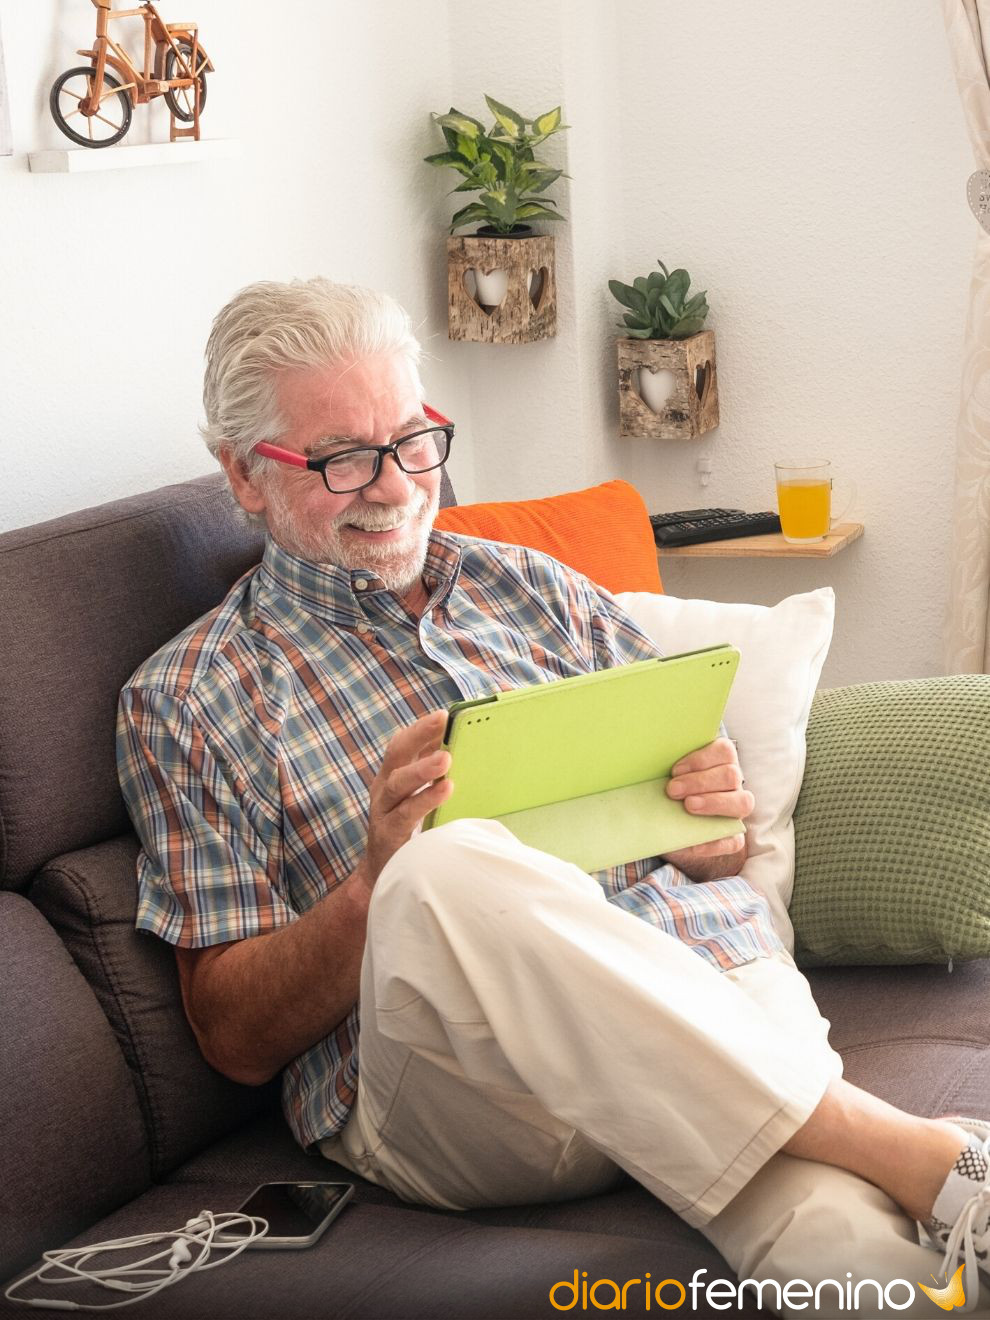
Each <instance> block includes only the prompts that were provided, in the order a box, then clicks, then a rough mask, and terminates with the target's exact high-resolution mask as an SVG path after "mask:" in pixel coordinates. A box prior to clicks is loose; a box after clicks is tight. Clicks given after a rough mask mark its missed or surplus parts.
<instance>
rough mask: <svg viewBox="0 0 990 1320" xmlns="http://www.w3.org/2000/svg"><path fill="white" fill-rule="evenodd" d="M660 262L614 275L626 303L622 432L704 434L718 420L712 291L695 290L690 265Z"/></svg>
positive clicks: (613, 286)
mask: <svg viewBox="0 0 990 1320" xmlns="http://www.w3.org/2000/svg"><path fill="white" fill-rule="evenodd" d="M657 265H658V266H659V267H660V269H659V270H655V271H653V272H651V274H649V275H640V276H637V278H636V279H634V280H633V282H632V284H623V283H621V282H620V281H619V280H609V282H608V287H609V291H610V292H611V294H612V296H613V297H614V298H615V299H616V301H617V302H619V303H620V304H621V305H622V306H623V307H625V308H626V309H627V310H626V312H625V315H624V316H623V318H622V321H621V322H619V323H618V324H619V325H620V328H622V329H624V330H625V337H624V338H621V339H620V340H619V341H618V356H619V417H620V423H621V429H620V434H622V435H645V436H657V437H659V438H661V439H670V438H677V437H681V436H698V435H703V434H704V432H706V431H710V430H712V429H713V428H714V427H716V426H717V425H718V379H717V375H716V368H715V335H714V333H713V332H712V331H711V330H705V329H704V325H705V318H706V317H707V315H708V312H709V307H708V299H707V294H706V293H704V292H703V293H696V294H694V295H693V296H692V295H691V277H690V275H689V274H688V272H687V271H686V270H682V269H678V270H674V271H670V270H668V269H667V267H666V266H665V265H664V263H663V262H662V261H658V262H657Z"/></svg>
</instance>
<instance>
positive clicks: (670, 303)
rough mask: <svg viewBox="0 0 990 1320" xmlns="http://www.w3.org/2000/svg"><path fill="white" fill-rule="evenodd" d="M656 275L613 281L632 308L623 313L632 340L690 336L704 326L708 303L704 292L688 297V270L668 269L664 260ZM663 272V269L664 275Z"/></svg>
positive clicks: (618, 294) (615, 290) (612, 286)
mask: <svg viewBox="0 0 990 1320" xmlns="http://www.w3.org/2000/svg"><path fill="white" fill-rule="evenodd" d="M657 265H658V266H659V267H660V270H655V271H654V272H653V274H652V275H639V276H637V278H636V279H634V280H633V282H632V284H620V282H619V281H618V280H609V282H608V287H609V290H610V292H611V294H612V296H613V297H614V298H615V299H617V301H618V302H620V303H621V304H622V306H623V307H628V308H629V311H628V313H627V314H626V315H625V316H623V318H622V322H621V324H623V325H624V327H625V331H626V335H627V337H628V338H630V339H687V337H688V335H696V334H697V333H698V331H699V330H701V329H702V328H703V327H704V324H705V317H706V316H707V315H708V310H709V309H708V302H707V300H706V297H705V294H704V293H696V294H695V295H694V297H693V298H689V297H688V290H689V289H690V287H691V276H690V275H689V274H688V273H687V271H686V270H675V271H668V269H667V267H666V266H665V265H664V264H663V262H662V261H658V262H657ZM661 271H662V272H663V273H662V274H661Z"/></svg>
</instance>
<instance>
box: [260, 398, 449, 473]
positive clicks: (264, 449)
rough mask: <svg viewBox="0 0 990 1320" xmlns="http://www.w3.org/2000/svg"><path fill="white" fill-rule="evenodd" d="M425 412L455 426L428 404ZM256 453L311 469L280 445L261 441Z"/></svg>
mask: <svg viewBox="0 0 990 1320" xmlns="http://www.w3.org/2000/svg"><path fill="white" fill-rule="evenodd" d="M423 412H424V414H425V416H426V418H427V420H428V421H430V422H436V424H437V425H438V426H452V425H453V422H451V420H450V418H449V417H444V415H443V413H439V412H437V410H436V408H431V407H430V405H429V404H428V403H424V404H423ZM254 452H255V453H256V454H261V456H262V458H277V459H280V460H281V461H282V462H283V463H291V464H292V466H293V467H301V468H308V467H309V459H308V458H307V457H306V455H305V454H294V453H293V452H292V450H291V449H282V448H281V446H279V445H270V444H269V443H268V442H267V441H266V440H259V442H258V443H257V444H256V445H255V446H254Z"/></svg>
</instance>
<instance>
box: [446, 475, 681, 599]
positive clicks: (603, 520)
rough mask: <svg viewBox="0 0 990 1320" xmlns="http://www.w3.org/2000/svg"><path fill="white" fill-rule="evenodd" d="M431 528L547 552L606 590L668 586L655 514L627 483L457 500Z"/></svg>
mask: <svg viewBox="0 0 990 1320" xmlns="http://www.w3.org/2000/svg"><path fill="white" fill-rule="evenodd" d="M434 525H435V526H436V527H439V528H440V529H441V530H442V531H448V532H460V533H462V534H463V535H465V536H481V537H484V538H486V539H487V540H490V541H507V542H509V544H510V545H524V546H528V547H529V549H531V550H542V551H543V552H544V553H545V554H548V555H553V557H554V559H559V560H560V561H561V563H564V564H567V565H568V566H569V567H571V568H576V569H577V570H578V572H579V573H584V574H585V576H586V577H589V578H591V580H592V582H597V583H598V585H599V586H602V587H605V588H606V589H607V590H608V591H662V590H663V587H662V586H661V585H660V568H659V565H658V562H657V548H656V544H655V543H654V540H653V528H652V527H651V526H650V515H649V512H648V510H647V508H646V505H645V504H644V502H643V497H642V495H640V493H639V491H638V490H637V489H636V487H635V486H630V484H629V483H628V481H606V482H603V483H602V484H601V485H600V486H592V487H590V488H589V489H588V490H573V491H568V492H567V494H565V495H551V496H548V497H547V498H546V499H542V500H509V501H505V502H503V503H497V504H460V505H458V506H457V508H456V509H445V510H443V512H441V513H440V514H439V515H438V516H437V519H436V522H435V524H434Z"/></svg>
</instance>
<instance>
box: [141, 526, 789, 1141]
mask: <svg viewBox="0 0 990 1320" xmlns="http://www.w3.org/2000/svg"><path fill="white" fill-rule="evenodd" d="M423 578H424V582H425V584H426V587H427V591H428V593H429V605H428V607H427V609H426V611H425V612H424V614H423V616H422V618H421V619H418V620H417V619H415V618H413V617H412V616H411V615H410V614H409V613H408V612H407V611H406V609H405V608H404V606H403V605H402V604H401V602H400V600H399V598H398V597H397V596H395V595H394V594H393V593H392V592H390V591H388V590H387V589H386V588H385V587H384V584H383V583H382V582H381V580H380V579H379V578H377V577H376V576H375V574H374V572H373V571H372V570H357V569H354V570H351V569H342V568H336V567H328V566H325V565H316V564H312V563H309V562H307V561H304V560H302V559H299V558H297V557H296V556H294V555H291V554H289V553H288V552H287V551H285V550H283V549H282V548H281V547H279V546H277V545H276V544H275V543H274V542H272V541H271V540H269V541H268V543H267V546H266V550H265V554H264V558H263V560H262V562H261V564H260V565H259V566H258V567H257V568H256V569H255V570H253V571H252V572H251V573H249V574H248V575H247V576H245V577H244V578H242V579H241V580H240V581H239V582H238V583H236V584H235V585H234V587H233V588H232V589H231V591H230V592H229V593H228V595H227V597H226V598H225V599H224V601H223V602H222V603H221V604H220V605H219V606H218V607H217V608H216V609H215V610H213V611H212V612H211V613H209V614H207V615H206V616H204V617H203V618H202V619H200V620H198V622H196V623H194V624H193V625H191V626H190V627H189V628H187V629H186V630H185V631H184V632H183V633H181V634H180V635H179V636H178V637H177V638H175V639H174V640H173V641H172V642H170V643H169V644H168V645H167V646H165V647H163V648H162V649H161V650H160V651H158V652H157V653H156V654H155V655H154V656H152V657H151V659H150V660H148V661H146V662H145V663H144V664H143V665H142V666H141V667H140V669H138V671H137V672H136V673H135V674H134V675H133V677H132V678H131V679H130V681H129V682H128V683H127V685H126V687H125V688H124V690H123V692H122V693H121V699H120V712H119V720H118V767H119V773H120V782H121V787H122V789H123V793H124V797H125V799H126V802H127V805H128V809H129V811H130V813H131V817H132V819H133V821H134V825H135V828H136V829H137V832H138V835H139V837H140V839H141V843H142V851H141V854H140V858H139V861H138V887H139V903H138V916H137V925H138V928H139V929H141V930H146V931H151V932H153V933H154V934H156V935H159V936H161V937H162V938H163V939H165V940H168V941H169V942H171V943H173V944H177V945H181V946H183V947H185V948H202V947H205V946H207V945H211V944H219V943H223V942H225V941H229V940H241V939H246V938H249V937H250V936H252V935H258V934H262V933H265V932H268V931H272V930H275V929H277V928H279V927H281V926H284V925H285V924H287V923H288V922H291V921H295V920H296V919H297V918H298V917H299V916H300V915H301V914H302V913H303V912H305V911H306V910H307V909H308V908H309V907H311V906H312V904H314V903H316V902H318V901H319V900H320V899H321V898H322V897H324V896H325V895H326V894H327V893H329V892H330V891H331V890H332V889H334V888H335V887H336V886H337V885H339V884H340V883H341V882H342V881H343V880H345V879H346V878H347V877H348V876H349V875H350V874H351V872H352V871H353V870H354V867H355V866H356V865H357V863H358V861H359V860H360V858H361V855H362V853H363V851H364V846H365V841H366V836H367V822H368V803H369V789H370V785H371V782H372V780H373V779H374V777H375V775H376V773H377V771H378V768H379V766H380V765H381V762H382V759H383V756H384V753H385V748H386V746H387V744H388V742H389V740H390V739H391V737H392V736H393V734H394V733H395V732H396V731H397V730H398V729H399V728H401V727H403V726H405V725H408V724H410V723H412V721H413V720H415V719H417V718H419V716H421V715H425V714H428V713H429V712H430V711H434V710H437V709H438V708H440V707H446V706H448V705H449V704H450V703H451V702H454V701H457V700H460V699H462V698H467V697H480V696H484V695H487V694H489V693H491V692H492V691H497V690H502V689H508V688H513V687H519V686H522V685H523V684H528V683H545V682H551V681H552V680H554V679H557V678H566V677H569V676H571V675H575V674H583V673H588V672H590V671H592V670H595V669H604V668H610V667H612V666H615V665H621V664H627V663H630V662H632V661H635V660H644V659H647V658H649V657H651V656H655V655H657V654H658V652H657V649H656V647H655V646H654V645H653V643H652V642H651V641H650V640H649V639H648V638H647V637H646V635H645V634H644V633H642V632H641V631H640V630H639V628H638V627H637V626H636V625H635V624H634V623H633V621H632V620H631V619H630V618H629V617H628V616H627V615H625V614H624V613H623V612H622V611H621V610H620V609H619V608H618V606H617V605H616V603H615V601H614V599H613V598H612V597H611V596H610V595H609V594H608V593H607V592H605V591H602V590H599V589H597V588H595V587H594V586H593V585H592V584H591V583H590V582H589V581H588V580H587V579H586V578H584V577H582V576H581V575H580V574H578V573H575V572H573V571H571V570H570V569H568V568H565V567H564V566H563V565H562V564H560V563H558V562H557V561H556V560H554V559H551V558H550V557H549V556H547V555H543V554H539V553H537V552H536V551H531V550H527V549H524V548H521V547H517V546H509V545H504V544H502V543H498V542H492V541H484V540H480V539H476V538H472V537H465V536H458V535H455V534H453V533H448V532H438V531H434V532H433V533H432V534H431V536H430V541H429V547H428V552H427V557H426V564H425V568H424V572H423ZM595 878H596V879H597V880H598V881H599V883H600V884H601V885H602V887H603V889H604V890H605V893H606V895H607V897H608V899H609V900H610V901H611V902H614V903H616V904H617V905H618V906H621V907H623V908H625V909H627V910H628V911H630V912H631V913H633V914H635V915H636V916H637V917H641V918H643V919H645V920H648V921H650V922H652V923H653V924H654V925H656V926H658V927H659V928H661V929H663V930H665V931H667V932H668V933H669V934H671V935H673V936H675V937H676V938H678V939H680V940H682V941H683V942H685V943H687V944H689V945H690V946H691V947H692V948H693V949H694V950H695V951H696V952H697V953H698V954H699V955H701V956H702V957H704V958H706V959H708V960H709V961H710V962H712V963H714V964H715V966H717V967H719V968H727V967H732V966H736V965H738V964H739V963H743V962H748V961H750V960H752V959H753V958H758V957H764V956H767V955H768V954H770V953H771V952H773V951H774V950H777V949H780V948H782V945H781V944H780V941H779V939H778V938H777V936H776V934H775V933H774V930H773V925H772V921H771V918H770V913H769V908H768V906H767V904H766V901H765V900H764V899H763V897H762V896H761V895H760V894H759V893H758V892H757V891H756V890H755V889H753V888H752V886H751V885H749V884H748V883H747V882H746V881H745V880H743V879H741V878H740V877H733V878H729V879H725V880H718V881H714V882H709V883H699V884H695V883H692V882H691V881H689V880H688V879H687V877H686V876H684V875H683V874H682V873H681V872H679V871H677V870H676V869H675V868H674V867H673V866H670V865H665V864H663V863H662V862H661V861H660V859H659V858H656V857H653V858H644V859H642V860H640V861H637V862H630V863H629V864H628V865H626V866H621V867H614V868H612V869H611V870H609V871H604V872H601V873H599V874H598V875H597V876H596V877H595ZM358 1025H359V1019H358V1011H357V1006H355V1007H354V1008H353V1009H352V1010H351V1011H350V1013H349V1014H348V1015H347V1017H346V1018H345V1019H344V1021H342V1022H341V1023H340V1024H339V1025H338V1026H337V1027H336V1029H335V1030H334V1031H332V1032H331V1033H330V1034H329V1035H328V1036H327V1037H325V1038H324V1039H323V1040H320V1041H318V1042H317V1043H316V1044H315V1045H313V1046H311V1047H310V1048H309V1049H308V1050H306V1051H305V1052H304V1053H303V1054H301V1055H300V1056H299V1057H298V1058H296V1059H294V1060H292V1062H290V1063H289V1064H288V1065H287V1067H286V1068H285V1070H284V1073H283V1106H284V1109H285V1113H286V1116H287V1118H288V1120H289V1123H290V1126H291V1127H292V1130H293V1132H294V1134H295V1136H296V1139H297V1140H298V1141H299V1142H300V1144H301V1145H303V1146H310V1145H312V1144H313V1143H315V1142H317V1141H320V1140H322V1139H323V1138H325V1137H328V1136H331V1135H333V1134H334V1133H336V1132H338V1131H339V1130H340V1129H341V1128H342V1127H343V1125H344V1123H345V1122H346V1120H347V1116H348V1113H349V1111H350V1107H351V1105H352V1103H353V1101H354V1097H355V1094H356V1087H357V1070H358V1050H357V1045H358Z"/></svg>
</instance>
